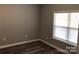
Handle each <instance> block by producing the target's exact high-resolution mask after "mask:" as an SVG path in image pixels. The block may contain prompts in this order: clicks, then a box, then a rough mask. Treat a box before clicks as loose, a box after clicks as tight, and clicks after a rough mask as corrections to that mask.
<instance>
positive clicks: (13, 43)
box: [0, 4, 79, 54]
mask: <svg viewBox="0 0 79 59" xmlns="http://www.w3.org/2000/svg"><path fill="white" fill-rule="evenodd" d="M78 23H79V5H78V4H0V54H78V53H79V38H78V36H79V35H78V33H79V31H78V30H79V29H78Z"/></svg>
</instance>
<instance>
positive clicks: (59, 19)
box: [54, 13, 68, 27]
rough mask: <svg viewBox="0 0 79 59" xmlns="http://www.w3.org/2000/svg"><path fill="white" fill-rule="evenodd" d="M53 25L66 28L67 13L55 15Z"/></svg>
mask: <svg viewBox="0 0 79 59" xmlns="http://www.w3.org/2000/svg"><path fill="white" fill-rule="evenodd" d="M54 25H58V26H66V27H67V26H68V13H55V14H54Z"/></svg>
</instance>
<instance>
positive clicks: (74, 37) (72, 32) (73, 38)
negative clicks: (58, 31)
mask: <svg viewBox="0 0 79 59" xmlns="http://www.w3.org/2000/svg"><path fill="white" fill-rule="evenodd" d="M77 37H78V30H72V29H70V32H69V41H71V42H74V43H77Z"/></svg>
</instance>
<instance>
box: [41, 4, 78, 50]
mask: <svg viewBox="0 0 79 59" xmlns="http://www.w3.org/2000/svg"><path fill="white" fill-rule="evenodd" d="M71 10H79V5H42V6H41V22H42V23H41V32H40V35H41V38H42V39H43V40H45V41H48V42H49V43H51V44H54V45H57V46H59V47H61V48H63V49H65V47H66V46H70V45H68V44H66V43H63V42H61V41H58V40H55V39H53V38H52V33H53V12H54V11H71Z"/></svg>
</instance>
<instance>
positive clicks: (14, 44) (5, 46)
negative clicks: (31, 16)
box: [0, 39, 39, 49]
mask: <svg viewBox="0 0 79 59" xmlns="http://www.w3.org/2000/svg"><path fill="white" fill-rule="evenodd" d="M38 40H39V39H34V40H29V41H23V42H18V43H13V44H8V45H3V46H0V49H2V48H7V47H11V46H16V45H21V44H25V43H30V42H34V41H38Z"/></svg>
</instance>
